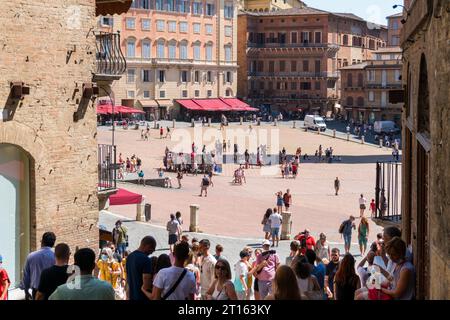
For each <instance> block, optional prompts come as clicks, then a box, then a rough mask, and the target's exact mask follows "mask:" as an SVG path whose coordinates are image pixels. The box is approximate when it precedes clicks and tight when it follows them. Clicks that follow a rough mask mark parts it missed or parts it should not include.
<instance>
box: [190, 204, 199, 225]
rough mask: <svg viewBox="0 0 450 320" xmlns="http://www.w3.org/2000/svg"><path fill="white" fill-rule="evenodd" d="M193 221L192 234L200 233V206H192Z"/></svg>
mask: <svg viewBox="0 0 450 320" xmlns="http://www.w3.org/2000/svg"><path fill="white" fill-rule="evenodd" d="M190 208H191V221H190V225H189V231H190V232H198V229H199V227H198V209H200V206H199V205H198V204H191V205H190Z"/></svg>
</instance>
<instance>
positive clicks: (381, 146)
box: [380, 139, 383, 148]
mask: <svg viewBox="0 0 450 320" xmlns="http://www.w3.org/2000/svg"><path fill="white" fill-rule="evenodd" d="M380 148H383V139H380Z"/></svg>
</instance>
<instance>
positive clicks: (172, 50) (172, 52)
mask: <svg viewBox="0 0 450 320" xmlns="http://www.w3.org/2000/svg"><path fill="white" fill-rule="evenodd" d="M176 57H177V41H176V40H170V41H169V59H175V58H176Z"/></svg>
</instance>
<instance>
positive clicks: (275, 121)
mask: <svg viewBox="0 0 450 320" xmlns="http://www.w3.org/2000/svg"><path fill="white" fill-rule="evenodd" d="M273 125H274V126H275V127H276V126H277V125H278V120H277V119H274V120H273Z"/></svg>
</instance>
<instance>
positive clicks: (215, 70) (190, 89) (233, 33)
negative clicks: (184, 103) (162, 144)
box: [99, 0, 237, 120]
mask: <svg viewBox="0 0 450 320" xmlns="http://www.w3.org/2000/svg"><path fill="white" fill-rule="evenodd" d="M236 13H237V9H236V6H235V4H234V1H232V0H198V1H179V2H178V1H174V0H173V1H172V0H168V1H163V0H135V1H133V4H132V7H131V8H130V10H129V11H128V12H127V13H125V14H122V15H120V16H119V15H116V16H114V17H101V18H100V22H99V23H100V25H101V27H102V28H106V29H109V30H119V31H120V32H121V38H122V43H121V45H122V50H123V52H124V53H125V56H126V60H127V72H126V76H125V77H123V78H122V79H121V80H120V81H117V82H116V83H115V84H114V87H113V90H114V95H115V103H116V104H122V105H128V106H133V107H136V108H139V109H143V110H144V111H146V113H147V119H149V120H150V119H151V120H153V119H163V118H165V117H166V116H167V117H169V118H175V117H177V116H178V115H179V111H180V110H179V108H180V107H179V105H178V104H177V103H176V102H175V100H177V99H186V98H196V99H200V98H219V97H230V98H231V97H235V95H236V90H237V75H236V73H237V62H236V60H237V59H236V48H237V15H236Z"/></svg>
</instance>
